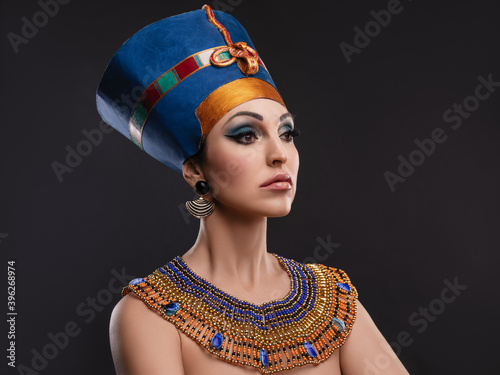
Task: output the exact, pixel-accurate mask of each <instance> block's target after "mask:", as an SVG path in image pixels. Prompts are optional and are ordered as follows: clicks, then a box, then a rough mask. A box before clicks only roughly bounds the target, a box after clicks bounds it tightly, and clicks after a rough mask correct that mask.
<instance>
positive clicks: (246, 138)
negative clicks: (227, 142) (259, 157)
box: [227, 130, 257, 145]
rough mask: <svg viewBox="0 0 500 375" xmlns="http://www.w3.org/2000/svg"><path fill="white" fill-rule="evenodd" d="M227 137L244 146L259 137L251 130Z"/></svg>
mask: <svg viewBox="0 0 500 375" xmlns="http://www.w3.org/2000/svg"><path fill="white" fill-rule="evenodd" d="M227 137H229V138H233V139H234V140H235V141H236V142H238V143H241V144H244V145H248V144H250V143H252V142H253V141H254V140H256V139H257V135H256V134H255V133H254V132H253V131H250V130H247V131H245V132H242V133H238V134H233V135H227Z"/></svg>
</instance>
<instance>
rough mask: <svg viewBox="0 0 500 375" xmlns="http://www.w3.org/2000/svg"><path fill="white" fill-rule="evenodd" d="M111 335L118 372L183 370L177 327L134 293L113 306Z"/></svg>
mask: <svg viewBox="0 0 500 375" xmlns="http://www.w3.org/2000/svg"><path fill="white" fill-rule="evenodd" d="M109 337H110V344H111V352H112V354H113V362H114V365H115V370H116V373H117V375H140V374H149V375H166V374H168V375H183V374H184V370H183V366H182V356H181V346H180V337H179V333H178V331H177V329H176V328H175V327H174V326H173V325H172V324H170V323H169V322H167V321H166V320H165V319H163V318H162V317H161V316H160V314H158V313H157V312H155V311H153V310H151V309H150V308H149V307H148V306H147V305H146V304H145V303H144V302H143V301H142V300H141V299H139V298H138V297H137V296H136V295H135V294H133V293H129V294H127V295H126V296H125V297H123V298H122V299H121V300H120V301H119V302H118V303H117V304H116V306H115V307H114V309H113V312H112V313H111V320H110V325H109ZM166 363H168V366H166V365H165V364H166Z"/></svg>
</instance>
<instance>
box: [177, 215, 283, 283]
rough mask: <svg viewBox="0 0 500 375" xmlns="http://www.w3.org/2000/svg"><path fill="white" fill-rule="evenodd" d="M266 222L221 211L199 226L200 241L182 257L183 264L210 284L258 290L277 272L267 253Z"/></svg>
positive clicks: (197, 240) (272, 258) (262, 218)
mask: <svg viewBox="0 0 500 375" xmlns="http://www.w3.org/2000/svg"><path fill="white" fill-rule="evenodd" d="M266 239H267V218H266V217H262V216H258V217H257V216H248V215H244V214H241V213H238V212H231V213H228V212H224V211H223V210H222V209H221V208H220V207H219V210H215V211H214V213H213V214H212V215H210V216H208V217H207V218H204V219H202V220H201V222H200V230H199V233H198V238H197V239H196V242H195V244H194V245H193V247H191V249H189V251H188V252H186V254H184V255H183V259H184V261H186V263H187V264H188V265H189V266H190V267H191V268H192V269H193V270H194V271H195V272H197V273H198V274H200V275H201V276H203V277H205V278H207V279H208V280H210V281H216V282H217V281H218V282H220V283H222V284H226V283H227V282H229V281H230V280H232V282H236V283H239V284H241V285H245V286H246V287H247V288H252V287H253V286H255V285H256V284H257V283H258V281H259V280H262V278H263V277H264V276H265V275H266V274H269V273H270V272H272V270H275V269H276V259H275V258H274V257H273V256H271V255H270V254H268V253H267V244H266Z"/></svg>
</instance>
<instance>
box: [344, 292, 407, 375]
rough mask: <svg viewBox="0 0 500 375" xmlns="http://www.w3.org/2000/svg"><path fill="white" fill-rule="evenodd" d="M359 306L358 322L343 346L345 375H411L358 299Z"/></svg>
mask: <svg viewBox="0 0 500 375" xmlns="http://www.w3.org/2000/svg"><path fill="white" fill-rule="evenodd" d="M356 306H357V317H356V321H355V322H354V326H353V328H352V331H351V333H350V335H349V337H348V338H347V340H346V342H345V344H344V345H343V346H342V347H341V348H340V366H341V368H342V374H345V375H354V374H384V375H408V371H407V370H406V369H405V367H404V366H403V364H402V363H401V361H400V360H399V358H398V357H397V356H396V354H395V353H394V351H393V350H392V348H391V347H390V345H389V344H388V343H387V341H386V340H385V338H384V336H383V335H382V333H381V332H380V331H379V330H378V328H377V326H376V325H375V323H374V322H373V320H372V318H371V317H370V315H369V314H368V312H367V311H366V309H365V308H364V307H363V305H362V304H361V303H360V302H359V300H358V301H356Z"/></svg>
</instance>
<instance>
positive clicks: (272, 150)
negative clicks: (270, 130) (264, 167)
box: [267, 134, 288, 166]
mask: <svg viewBox="0 0 500 375" xmlns="http://www.w3.org/2000/svg"><path fill="white" fill-rule="evenodd" d="M287 159H288V156H287V153H286V149H285V145H284V144H283V140H282V139H281V138H280V136H279V135H278V134H276V135H273V136H272V137H269V142H268V147H267V162H268V165H270V166H275V165H276V164H285V163H286V161H287Z"/></svg>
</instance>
